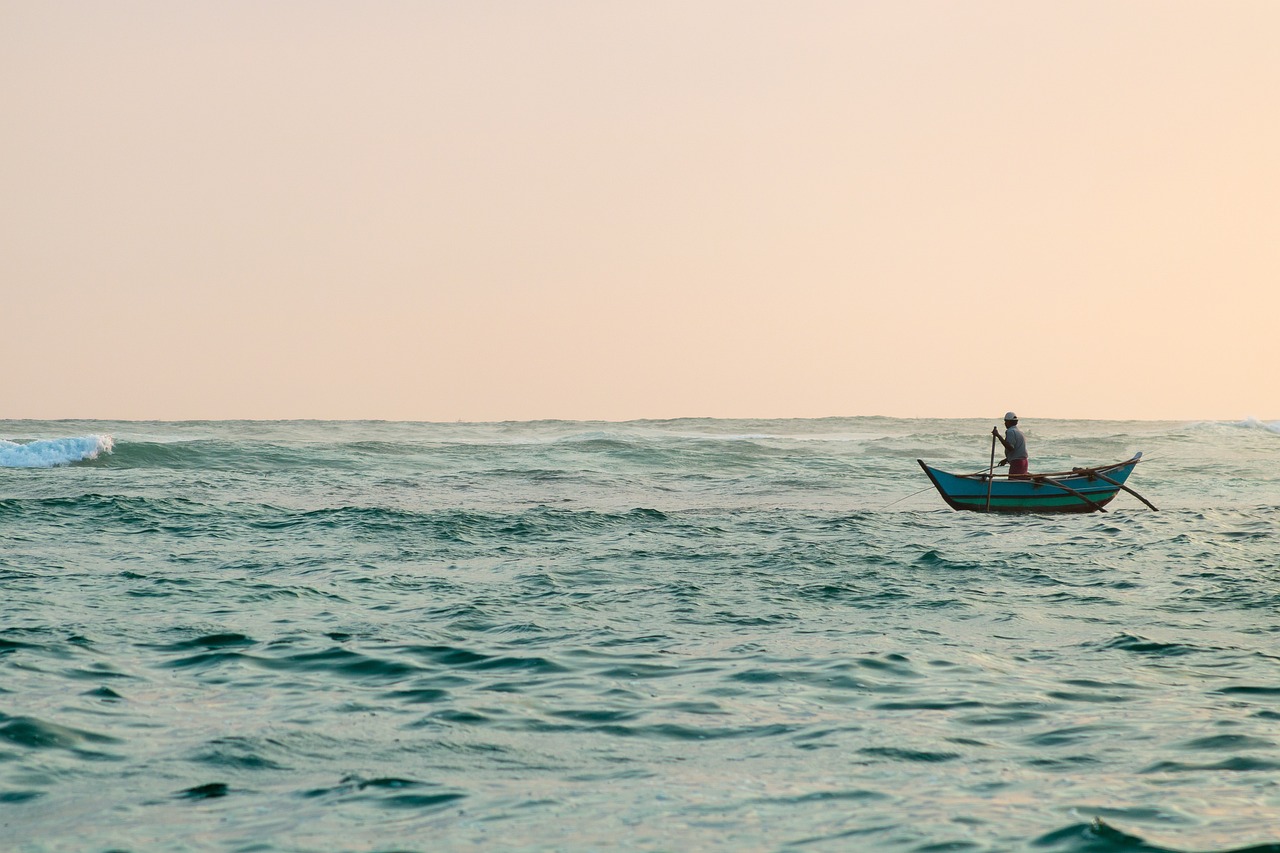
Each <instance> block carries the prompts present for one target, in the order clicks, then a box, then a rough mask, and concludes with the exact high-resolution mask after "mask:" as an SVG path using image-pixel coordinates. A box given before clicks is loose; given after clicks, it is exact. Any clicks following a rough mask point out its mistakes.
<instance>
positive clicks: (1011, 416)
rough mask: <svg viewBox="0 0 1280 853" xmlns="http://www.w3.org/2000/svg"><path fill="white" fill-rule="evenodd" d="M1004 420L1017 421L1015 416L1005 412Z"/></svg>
mask: <svg viewBox="0 0 1280 853" xmlns="http://www.w3.org/2000/svg"><path fill="white" fill-rule="evenodd" d="M1004 419H1005V420H1006V421H1016V420H1017V419H1018V416H1017V415H1015V414H1014V413H1013V412H1005V413H1004Z"/></svg>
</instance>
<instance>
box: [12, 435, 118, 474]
mask: <svg viewBox="0 0 1280 853" xmlns="http://www.w3.org/2000/svg"><path fill="white" fill-rule="evenodd" d="M114 445H115V443H114V442H113V441H112V440H111V436H109V435H81V436H76V437H74V438H45V439H40V440H39V441H30V442H26V443H18V442H14V441H5V440H4V439H0V468H53V467H55V466H58V465H70V464H71V463H72V462H84V461H85V460H88V459H97V458H98V455H99V454H101V453H110V452H111V449H112V447H114Z"/></svg>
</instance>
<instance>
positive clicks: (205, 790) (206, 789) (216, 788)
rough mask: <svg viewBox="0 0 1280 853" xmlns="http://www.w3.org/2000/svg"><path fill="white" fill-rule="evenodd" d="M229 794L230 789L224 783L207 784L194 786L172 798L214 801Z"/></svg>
mask: <svg viewBox="0 0 1280 853" xmlns="http://www.w3.org/2000/svg"><path fill="white" fill-rule="evenodd" d="M229 793H231V788H230V787H228V786H227V784H226V783H225V782H207V783H205V784H203V785H196V786H195V787H194V788H186V789H184V790H181V791H179V792H178V793H177V794H175V795H174V796H176V797H178V798H179V799H183V800H215V799H217V798H219V797H225V796H226V795H227V794H229Z"/></svg>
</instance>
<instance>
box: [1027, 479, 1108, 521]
mask: <svg viewBox="0 0 1280 853" xmlns="http://www.w3.org/2000/svg"><path fill="white" fill-rule="evenodd" d="M1031 479H1032V480H1033V481H1034V480H1039V481H1040V482H1042V483H1048V484H1049V485H1051V486H1057V487H1058V488H1059V489H1062V491H1064V492H1070V493H1071V494H1073V495H1075V496H1076V497H1078V498H1079V499H1080V500H1082V501H1084V502H1085V503H1087V504H1089V505H1090V506H1092V507H1093V508H1094V509H1096V510H1097V511H1098V512H1106V511H1107V510H1106V507H1104V506H1103V505H1102V504H1100V503H1095V502H1094V501H1092V500H1090V499H1089V498H1088V497H1086V496H1085V495H1082V494H1080V493H1079V492H1077V491H1076V490H1075V489H1073V488H1071V487H1070V486H1068V485H1067V484H1066V483H1059V482H1058V481H1057V480H1054V479H1052V478H1050V477H1045V476H1044V475H1040V476H1035V475H1032V477H1031Z"/></svg>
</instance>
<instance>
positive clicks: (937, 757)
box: [858, 746, 961, 764]
mask: <svg viewBox="0 0 1280 853" xmlns="http://www.w3.org/2000/svg"><path fill="white" fill-rule="evenodd" d="M858 753H859V754H860V755H869V756H872V757H874V758H887V759H889V760H890V761H914V762H921V763H925V764H941V763H943V762H946V761H954V760H955V759H957V758H960V757H961V756H960V753H958V752H930V751H924V750H915V749H903V748H901V747H896V746H869V747H864V748H863V749H859V750H858Z"/></svg>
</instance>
